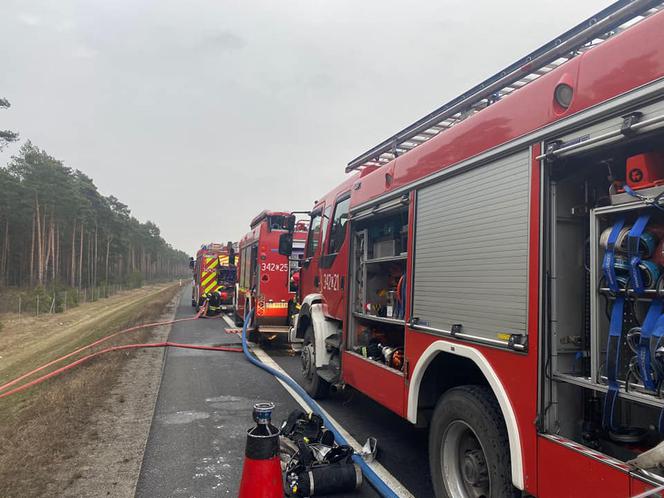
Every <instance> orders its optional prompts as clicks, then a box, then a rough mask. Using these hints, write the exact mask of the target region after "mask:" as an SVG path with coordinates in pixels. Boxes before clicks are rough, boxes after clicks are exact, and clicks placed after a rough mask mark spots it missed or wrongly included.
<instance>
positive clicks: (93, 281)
mask: <svg viewBox="0 0 664 498" xmlns="http://www.w3.org/2000/svg"><path fill="white" fill-rule="evenodd" d="M98 233H99V227H98V225H97V222H95V250H94V262H93V265H92V274H93V280H92V283H93V284H94V287H97V258H98V253H97V239H98Z"/></svg>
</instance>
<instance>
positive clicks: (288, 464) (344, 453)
mask: <svg viewBox="0 0 664 498" xmlns="http://www.w3.org/2000/svg"><path fill="white" fill-rule="evenodd" d="M353 453H354V450H353V448H352V447H350V446H348V445H345V444H341V445H340V444H337V442H336V440H335V437H334V433H333V432H332V431H330V430H328V429H326V428H325V426H324V423H323V419H322V418H321V417H320V416H319V415H317V414H315V413H308V414H307V413H305V412H303V411H302V410H293V411H292V412H291V413H290V415H289V416H288V419H286V420H285V421H284V423H283V424H282V426H281V437H280V456H281V466H282V470H283V472H284V474H285V480H286V488H287V490H288V491H289V494H290V495H291V496H316V495H327V494H334V493H345V492H350V491H353V490H354V489H357V488H359V487H360V486H361V485H362V470H361V469H360V467H359V465H358V464H356V463H355V462H353Z"/></svg>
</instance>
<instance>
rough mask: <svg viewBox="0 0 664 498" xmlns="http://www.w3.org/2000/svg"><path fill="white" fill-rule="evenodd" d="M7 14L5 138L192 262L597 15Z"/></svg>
mask: <svg viewBox="0 0 664 498" xmlns="http://www.w3.org/2000/svg"><path fill="white" fill-rule="evenodd" d="M2 3H3V7H2V16H0V97H6V98H7V99H9V101H10V102H11V103H12V108H11V109H9V110H8V111H2V112H0V129H13V130H16V131H18V132H19V133H20V134H21V138H22V139H30V140H32V141H33V143H34V144H35V145H37V146H39V147H41V148H44V149H45V150H46V151H47V152H49V153H50V154H51V155H53V156H55V157H56V158H58V159H60V160H62V161H63V162H64V163H65V164H66V165H67V166H70V167H72V168H78V169H81V170H83V171H84V172H85V173H87V174H88V175H90V176H91V177H92V178H93V179H94V180H95V182H96V184H97V186H98V187H99V189H100V190H101V192H102V193H104V194H106V195H108V194H113V195H115V196H117V197H118V198H119V199H120V200H121V201H123V202H125V203H126V204H128V205H129V207H130V208H131V210H132V212H133V214H134V215H135V216H136V217H138V218H139V219H141V220H143V221H144V220H146V219H149V220H152V221H154V222H155V223H157V224H158V225H159V227H160V228H161V230H162V235H163V236H164V238H165V239H166V240H167V241H169V242H171V243H172V244H173V245H174V246H175V247H177V248H179V249H182V250H184V251H187V252H189V253H192V252H193V251H195V250H196V249H197V248H198V247H199V246H200V244H201V243H203V242H210V241H227V240H231V239H232V240H238V239H239V238H240V237H241V236H242V235H243V234H244V233H245V232H246V231H247V230H248V224H249V221H250V220H251V218H252V217H253V216H254V215H256V214H257V213H258V212H260V211H261V210H263V209H274V210H303V209H309V208H310V207H311V206H312V203H313V201H314V200H315V199H316V196H318V195H322V194H324V193H326V192H327V191H329V190H330V189H331V188H332V187H333V186H334V185H335V184H336V183H338V182H340V181H341V180H342V179H343V176H344V173H343V170H344V166H345V164H346V163H347V162H348V161H349V160H350V159H352V158H354V157H355V156H357V155H358V154H360V153H362V152H364V151H365V150H366V149H369V148H370V147H372V146H374V145H376V144H377V143H378V142H380V141H382V140H383V139H385V138H387V137H388V136H389V135H391V134H392V133H394V132H396V131H398V130H399V129H401V128H403V127H405V126H406V125H408V124H410V123H411V122H413V121H414V120H416V119H417V118H419V117H421V116H422V115H424V114H426V113H428V112H430V111H432V110H433V109H434V108H436V107H437V106H439V105H441V104H442V103H444V102H445V101H447V100H450V99H452V98H454V97H455V96H457V95H458V94H460V93H462V92H463V91H464V90H466V89H468V88H470V87H471V86H473V85H475V84H477V83H479V82H480V81H481V80H482V79H484V78H486V77H488V76H490V75H491V74H493V73H495V72H496V71H498V70H499V69H502V67H504V66H506V65H508V64H510V63H511V62H514V61H515V60H516V59H518V58H519V57H521V56H523V55H525V54H526V53H527V52H529V51H531V50H533V49H535V48H537V47H538V46H539V45H541V44H543V43H545V42H547V41H549V40H550V39H552V38H554V37H555V36H557V35H558V34H560V33H562V32H563V31H565V30H566V29H568V28H570V27H572V26H573V25H574V24H577V23H578V22H580V21H581V20H583V19H585V18H587V17H589V16H590V15H592V14H594V13H595V12H597V11H599V10H601V9H602V8H603V7H605V6H607V5H608V4H609V2H602V1H597V0H583V1H579V0H522V1H516V0H503V1H491V0H485V1H476V2H468V1H465V0H429V1H427V2H424V1H404V0H401V1H392V0H371V1H361V0H352V1H351V0H334V1H332V0H328V1H321V0H299V1H289V0H281V1H275V0H267V1H252V0H239V1H224V0H187V1H182V0H177V1H174V0H104V1H96V0H79V1H72V0H57V1H52V0H49V1H30V0H3V2H2ZM17 150H18V146H12V147H9V148H8V149H7V150H5V151H4V152H3V153H0V164H4V163H6V162H7V160H8V159H9V157H10V156H11V155H12V154H13V153H16V151H17Z"/></svg>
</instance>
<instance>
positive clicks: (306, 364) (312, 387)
mask: <svg viewBox="0 0 664 498" xmlns="http://www.w3.org/2000/svg"><path fill="white" fill-rule="evenodd" d="M300 358H301V360H302V378H303V381H302V387H304V390H305V391H307V392H308V393H309V396H311V397H312V398H314V399H322V398H325V397H327V395H328V394H329V392H330V384H329V383H328V382H327V381H326V380H325V379H322V378H321V377H320V376H319V375H318V373H317V372H316V347H315V346H314V328H313V326H312V325H309V327H308V328H307V330H306V332H305V333H304V343H303V344H302V353H301V356H300Z"/></svg>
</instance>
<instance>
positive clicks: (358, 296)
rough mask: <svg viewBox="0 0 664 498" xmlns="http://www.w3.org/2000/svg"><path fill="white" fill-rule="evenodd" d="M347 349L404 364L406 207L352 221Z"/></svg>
mask: <svg viewBox="0 0 664 498" xmlns="http://www.w3.org/2000/svg"><path fill="white" fill-rule="evenodd" d="M352 234H353V235H352V246H351V255H352V256H351V265H352V267H353V268H352V270H351V275H356V278H355V279H354V281H353V282H352V285H351V290H350V299H351V301H350V302H351V307H350V308H351V313H352V319H351V320H350V327H349V331H350V333H349V334H348V347H347V350H348V351H349V352H352V353H355V354H357V355H360V356H362V357H364V358H366V359H368V360H372V361H375V362H377V363H380V364H382V365H384V366H386V367H388V368H391V369H394V370H397V371H401V370H402V369H403V365H404V333H405V320H404V318H405V301H404V297H405V286H406V280H407V279H406V273H407V265H406V262H407V256H408V253H407V250H408V205H404V204H402V203H399V204H398V205H396V206H392V207H391V208H390V209H387V210H385V211H381V210H376V211H375V212H372V213H370V214H369V215H368V216H358V219H357V220H353V229H352Z"/></svg>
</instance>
